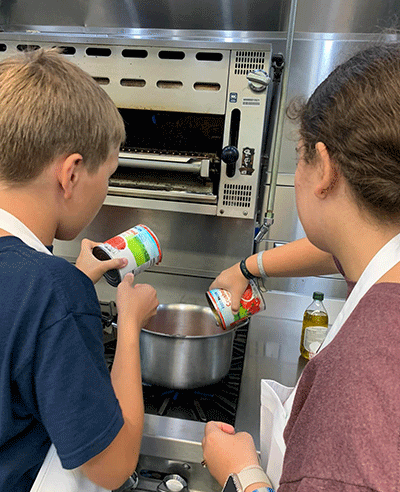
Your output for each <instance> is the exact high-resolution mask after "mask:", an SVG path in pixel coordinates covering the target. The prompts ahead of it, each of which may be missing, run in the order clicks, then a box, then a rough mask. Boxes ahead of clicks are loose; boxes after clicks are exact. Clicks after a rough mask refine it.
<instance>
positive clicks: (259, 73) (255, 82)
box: [247, 70, 271, 92]
mask: <svg viewBox="0 0 400 492" xmlns="http://www.w3.org/2000/svg"><path fill="white" fill-rule="evenodd" d="M247 80H248V82H249V86H250V89H251V90H253V91H255V92H262V91H264V90H265V89H266V88H267V87H268V85H269V83H270V82H271V79H270V77H269V76H268V74H267V73H266V72H264V70H253V71H252V72H249V73H248V74H247Z"/></svg>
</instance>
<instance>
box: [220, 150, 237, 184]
mask: <svg viewBox="0 0 400 492" xmlns="http://www.w3.org/2000/svg"><path fill="white" fill-rule="evenodd" d="M221 159H222V160H223V161H224V162H225V164H226V175H227V176H228V178H232V177H233V176H234V175H235V171H236V161H237V160H238V159H239V151H238V149H237V148H236V147H234V146H233V145H228V146H227V147H224V148H223V149H222V152H221Z"/></svg>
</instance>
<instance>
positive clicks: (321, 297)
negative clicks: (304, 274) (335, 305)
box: [313, 292, 324, 301]
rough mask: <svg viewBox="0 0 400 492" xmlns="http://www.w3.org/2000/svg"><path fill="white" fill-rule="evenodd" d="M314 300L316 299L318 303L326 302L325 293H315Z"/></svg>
mask: <svg viewBox="0 0 400 492" xmlns="http://www.w3.org/2000/svg"><path fill="white" fill-rule="evenodd" d="M313 299H315V300H316V301H323V300H324V293H323V292H314V294H313Z"/></svg>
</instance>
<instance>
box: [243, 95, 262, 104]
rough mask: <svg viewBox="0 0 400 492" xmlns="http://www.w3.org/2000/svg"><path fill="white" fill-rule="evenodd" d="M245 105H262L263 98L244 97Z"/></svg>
mask: <svg viewBox="0 0 400 492" xmlns="http://www.w3.org/2000/svg"><path fill="white" fill-rule="evenodd" d="M242 105H243V106H261V99H260V98H259V97H244V98H243V100H242Z"/></svg>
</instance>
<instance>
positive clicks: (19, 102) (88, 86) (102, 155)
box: [0, 49, 125, 184]
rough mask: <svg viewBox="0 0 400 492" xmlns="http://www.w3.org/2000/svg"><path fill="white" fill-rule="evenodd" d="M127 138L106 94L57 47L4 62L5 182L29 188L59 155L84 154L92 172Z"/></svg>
mask: <svg viewBox="0 0 400 492" xmlns="http://www.w3.org/2000/svg"><path fill="white" fill-rule="evenodd" d="M124 138H125V129H124V123H123V120H122V118H121V116H120V114H119V112H118V109H117V108H116V107H115V105H114V103H113V102H112V100H111V99H110V97H109V96H108V95H107V94H106V92H105V91H104V90H103V89H102V88H101V87H100V86H99V85H98V84H97V83H96V82H95V81H94V79H93V78H92V77H91V76H90V75H88V74H87V73H86V72H84V71H83V70H81V69H80V68H79V67H78V66H76V65H75V64H73V63H71V62H69V61H68V60H66V59H65V57H64V56H63V55H61V54H60V53H59V52H58V51H57V50H56V49H52V50H44V49H40V50H36V51H31V52H27V53H22V54H20V55H17V56H15V57H12V58H8V59H5V60H4V61H2V62H1V63H0V149H1V150H0V179H1V180H4V181H6V182H8V183H9V184H24V183H27V182H28V181H30V180H32V179H34V178H35V177H37V176H38V175H39V174H40V173H41V172H42V171H43V169H44V168H45V167H46V166H47V165H48V164H50V163H51V162H53V161H54V160H55V159H56V158H57V157H59V156H62V155H64V154H67V155H68V154H72V153H75V152H77V153H80V154H81V155H82V156H83V160H84V164H85V165H86V166H87V168H88V170H89V171H90V172H94V171H96V170H97V168H98V167H99V166H100V165H101V164H102V163H103V162H105V161H106V160H107V158H108V156H109V154H110V152H111V151H112V150H113V149H115V148H117V147H119V146H120V145H121V143H122V141H123V140H124Z"/></svg>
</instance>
